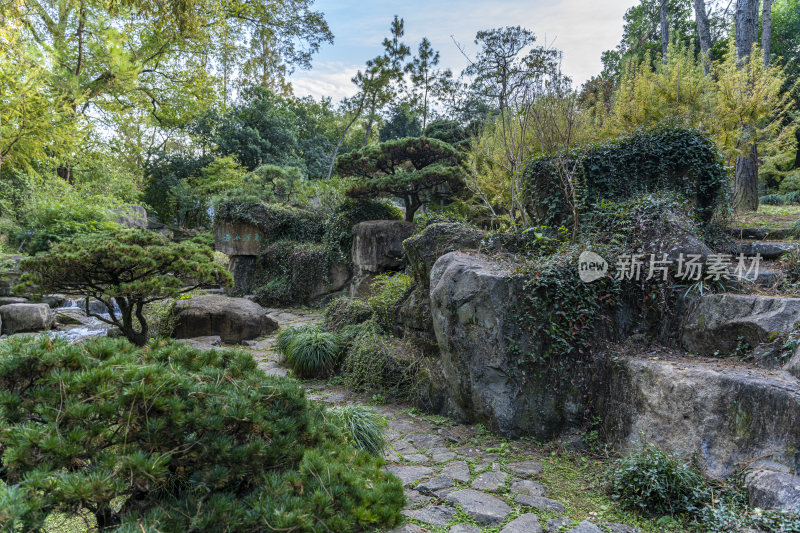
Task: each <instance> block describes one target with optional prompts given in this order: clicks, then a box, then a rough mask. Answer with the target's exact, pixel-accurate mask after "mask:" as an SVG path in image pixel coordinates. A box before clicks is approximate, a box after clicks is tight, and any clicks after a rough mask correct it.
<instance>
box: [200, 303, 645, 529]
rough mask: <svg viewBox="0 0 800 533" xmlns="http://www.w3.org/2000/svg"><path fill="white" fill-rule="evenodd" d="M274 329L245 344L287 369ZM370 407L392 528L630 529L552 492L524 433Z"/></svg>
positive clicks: (270, 367)
mask: <svg viewBox="0 0 800 533" xmlns="http://www.w3.org/2000/svg"><path fill="white" fill-rule="evenodd" d="M270 316H271V317H272V318H273V319H275V320H276V321H277V322H278V324H279V325H280V327H281V328H285V327H288V326H299V325H303V324H310V323H317V322H320V321H321V320H322V317H321V315H319V314H318V313H316V312H313V311H309V310H307V309H273V310H270ZM278 331H280V330H278ZM276 336H277V332H275V333H273V334H272V335H269V336H267V337H263V338H260V339H257V340H254V341H248V342H246V347H245V350H247V351H250V352H251V353H252V354H253V357H254V359H256V361H257V362H258V366H259V368H261V369H262V370H264V372H265V373H267V374H269V375H276V376H287V375H288V370H287V369H286V368H285V367H283V366H282V356H280V355H279V354H278V353H277V352H276V351H275V350H274V349H273V344H274V341H275V338H276ZM198 347H200V348H211V346H205V347H204V346H202V345H200V346H198ZM303 385H304V386H305V387H306V389H307V391H308V396H309V398H311V399H313V400H317V401H321V402H324V403H327V404H331V405H342V404H347V403H362V404H372V405H374V404H375V402H374V401H373V400H371V399H370V398H367V397H365V396H363V395H357V394H354V393H352V392H350V391H348V390H346V389H345V388H343V387H341V386H336V385H332V384H330V383H328V382H325V381H304V382H303ZM374 407H375V409H376V410H377V411H378V412H379V413H380V414H381V415H383V416H384V417H385V418H386V419H387V423H388V427H387V429H386V431H385V436H386V440H387V442H388V443H389V446H388V448H387V450H386V452H385V454H384V458H385V460H386V466H385V468H386V470H388V471H390V472H392V473H393V474H394V475H396V476H397V477H398V478H400V480H401V481H402V482H403V486H404V487H405V493H406V499H407V502H406V508H405V509H404V510H403V514H404V515H405V516H406V518H407V522H406V523H405V524H404V525H403V526H401V527H400V528H398V529H396V530H394V531H395V533H425V532H430V533H445V532H448V533H477V532H481V531H483V532H500V533H542V532H547V533H550V532H556V531H559V532H570V533H600V532H603V531H606V532H615V533H633V532H635V531H636V530H635V529H634V528H631V527H629V526H626V525H622V524H608V523H601V521H600V520H599V519H598V517H597V513H594V512H591V511H588V512H587V510H586V508H585V506H583V507H581V508H580V509H579V508H578V507H577V506H576V505H573V504H571V502H570V501H558V500H556V499H553V498H552V497H551V496H552V495H551V494H550V492H551V491H550V490H549V489H548V487H547V486H545V485H544V484H543V482H544V481H545V480H543V479H542V477H548V476H546V474H547V471H548V470H549V469H550V468H551V467H553V468H555V461H553V460H552V459H551V457H549V456H548V455H547V454H544V453H542V450H541V447H540V446H537V445H535V444H534V443H532V442H530V441H524V440H520V441H505V440H502V439H497V438H496V437H493V436H492V435H491V434H490V433H488V432H487V431H486V430H485V429H484V428H483V427H482V426H480V425H465V424H459V423H457V422H455V421H453V420H451V419H449V418H446V417H440V416H431V415H425V414H423V413H421V412H419V411H417V410H415V409H413V408H411V407H410V406H404V405H396V404H384V405H374ZM537 448H538V449H537ZM543 471H544V473H543ZM551 477H552V476H551ZM586 490H598V488H597V487H586ZM559 492H563V490H559ZM570 511H572V512H570ZM587 518H589V519H592V520H594V521H595V522H596V523H597V524H598V525H600V526H602V528H601V527H598V525H595V524H594V523H592V522H591V521H589V520H586V519H587Z"/></svg>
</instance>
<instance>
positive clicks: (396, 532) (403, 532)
mask: <svg viewBox="0 0 800 533" xmlns="http://www.w3.org/2000/svg"><path fill="white" fill-rule="evenodd" d="M389 533H430V530H428V529H425V528H424V527H422V526H418V525H417V524H403V525H402V526H400V527H398V528H397V529H393V530H391V531H390V532H389Z"/></svg>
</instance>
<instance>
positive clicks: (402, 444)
mask: <svg viewBox="0 0 800 533" xmlns="http://www.w3.org/2000/svg"><path fill="white" fill-rule="evenodd" d="M390 446H391V447H392V449H393V450H394V451H396V452H397V453H399V454H401V455H411V454H413V453H417V449H416V448H415V447H414V446H413V445H412V444H411V443H410V442H408V441H407V440H396V441H394V442H392V443H390Z"/></svg>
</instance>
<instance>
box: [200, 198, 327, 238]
mask: <svg viewBox="0 0 800 533" xmlns="http://www.w3.org/2000/svg"><path fill="white" fill-rule="evenodd" d="M216 209H217V211H216V213H215V218H216V219H218V220H227V221H230V222H246V223H248V224H253V225H254V226H256V227H257V228H258V229H259V230H261V231H262V233H263V234H264V237H263V238H264V243H270V242H274V241H279V240H291V241H296V242H320V241H321V240H322V236H323V234H324V233H325V221H324V219H323V218H322V216H321V215H318V214H317V213H312V212H311V211H306V210H305V209H300V208H297V207H291V206H288V205H282V204H267V203H263V202H252V201H249V202H243V201H236V200H229V201H225V202H220V203H219V204H218V205H217V206H216Z"/></svg>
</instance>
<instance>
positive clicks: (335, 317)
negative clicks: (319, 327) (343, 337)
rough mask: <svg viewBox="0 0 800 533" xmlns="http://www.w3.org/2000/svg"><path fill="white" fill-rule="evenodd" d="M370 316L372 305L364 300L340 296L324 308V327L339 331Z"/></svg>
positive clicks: (364, 320) (362, 321)
mask: <svg viewBox="0 0 800 533" xmlns="http://www.w3.org/2000/svg"><path fill="white" fill-rule="evenodd" d="M371 317H372V306H370V305H369V304H368V303H367V302H365V301H364V300H358V299H354V298H347V297H344V296H341V297H339V298H336V299H335V300H332V301H331V303H329V304H328V307H326V308H325V329H328V330H330V331H333V332H334V333H339V332H341V331H342V330H343V329H345V328H346V327H347V326H353V325H356V324H362V323H364V322H366V321H367V320H369V319H370V318H371Z"/></svg>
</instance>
